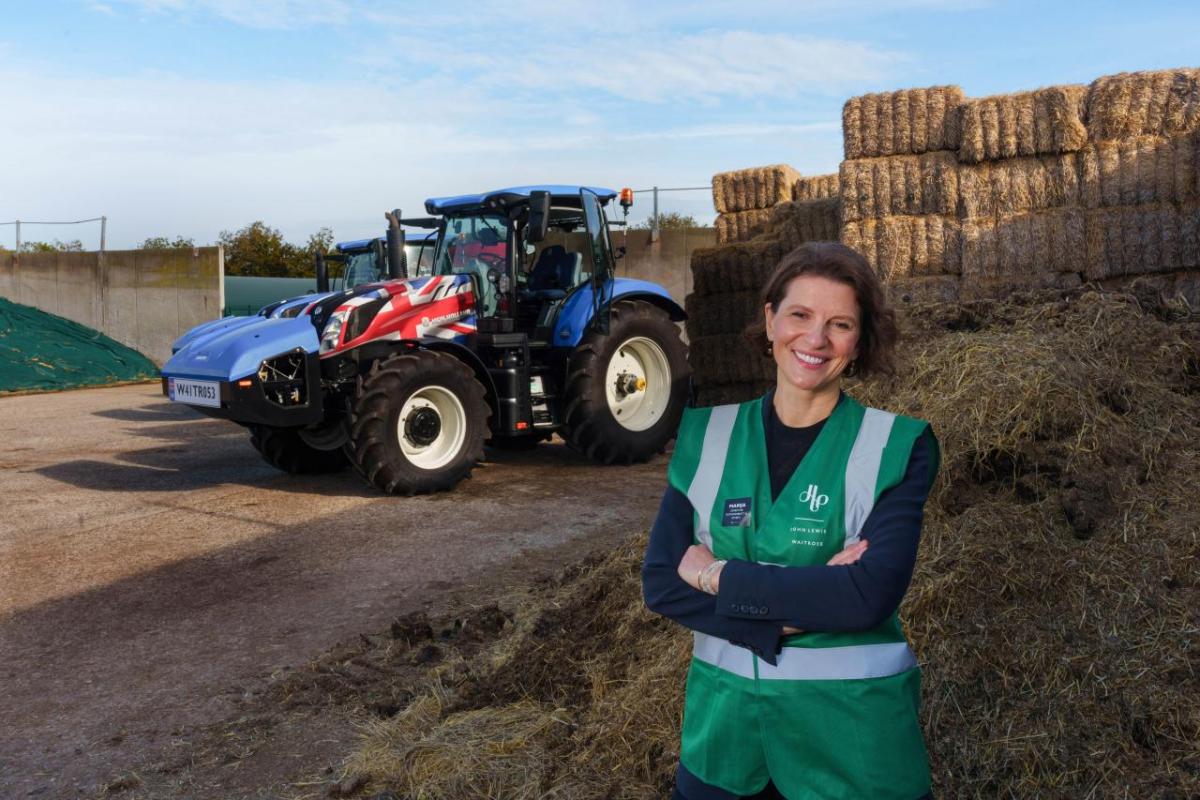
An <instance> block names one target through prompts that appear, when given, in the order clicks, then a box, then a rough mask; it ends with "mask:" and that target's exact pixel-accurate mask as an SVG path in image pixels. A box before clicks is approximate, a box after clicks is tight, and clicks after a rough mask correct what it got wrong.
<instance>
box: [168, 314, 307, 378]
mask: <svg viewBox="0 0 1200 800" xmlns="http://www.w3.org/2000/svg"><path fill="white" fill-rule="evenodd" d="M241 319H246V320H250V322H247V323H244V324H240V325H234V326H230V327H227V328H223V329H219V330H215V331H213V332H211V333H208V334H207V335H200V336H196V337H194V338H192V339H191V340H189V341H188V342H186V343H185V344H184V346H183V347H182V348H180V350H179V352H177V353H175V354H174V355H173V356H171V358H170V359H169V360H168V361H167V363H166V364H165V365H163V369H162V374H163V377H165V378H195V379H198V380H219V381H236V380H238V379H240V378H245V377H247V376H249V375H252V374H254V373H256V372H258V367H259V365H260V364H261V363H262V362H263V360H264V359H267V358H271V357H272V356H277V355H280V354H282V353H288V352H291V351H293V350H297V349H299V350H303V351H304V352H305V353H316V352H317V345H318V341H317V329H316V328H315V327H313V323H312V319H311V318H309V317H307V316H299V317H291V318H283V319H268V318H264V317H242V318H241Z"/></svg>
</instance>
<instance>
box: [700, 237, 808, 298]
mask: <svg viewBox="0 0 1200 800" xmlns="http://www.w3.org/2000/svg"><path fill="white" fill-rule="evenodd" d="M785 252H786V251H785V250H784V248H783V244H782V242H780V240H779V239H778V237H774V236H770V235H765V236H758V237H755V238H754V239H751V240H749V241H747V242H736V243H734V244H727V245H721V246H719V247H710V248H701V249H699V250H696V251H694V252H693V253H692V291H693V292H694V293H695V294H697V295H709V294H723V293H725V292H736V291H739V290H755V291H757V290H758V289H760V288H762V286H763V284H765V283H766V282H767V278H769V277H770V276H771V273H772V272H773V271H774V270H775V266H776V265H777V264H778V263H779V259H781V258H783V255H784V253H785Z"/></svg>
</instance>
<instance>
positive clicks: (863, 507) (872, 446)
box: [705, 408, 896, 547]
mask: <svg viewBox="0 0 1200 800" xmlns="http://www.w3.org/2000/svg"><path fill="white" fill-rule="evenodd" d="M895 422H896V415H895V414H889V413H888V412H887V411H880V410H879V409H877V408H868V409H866V413H865V414H864V415H863V420H862V426H861V427H859V429H858V436H856V437H854V447H853V448H852V449H851V450H850V460H849V461H847V462H846V546H847V547H849V546H850V545H852V544H854V543H855V542H857V541H858V537H859V534H860V533H862V528H863V525H864V524H866V521H867V516H868V515H870V513H871V509H872V508H874V507H875V483H876V481H878V480H879V465H880V463H881V462H882V461H883V448H884V446H885V445H887V442H888V437H889V436H891V435H892V425H893V424H894V423H895ZM705 444H707V442H705Z"/></svg>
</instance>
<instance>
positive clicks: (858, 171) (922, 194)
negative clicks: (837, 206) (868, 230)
mask: <svg viewBox="0 0 1200 800" xmlns="http://www.w3.org/2000/svg"><path fill="white" fill-rule="evenodd" d="M958 169H959V167H958V163H957V160H956V159H955V156H954V153H952V152H950V151H948V150H940V151H936V152H931V153H923V154H921V155H904V156H884V157H881V158H866V159H847V160H846V161H843V162H842V166H841V171H840V173H839V174H840V185H841V199H842V221H843V222H857V221H859V220H864V219H873V218H875V219H877V218H881V217H890V216H896V215H917V214H921V215H924V214H954V213H955V212H956V210H957V207H958V191H959V188H958Z"/></svg>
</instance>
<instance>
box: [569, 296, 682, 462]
mask: <svg viewBox="0 0 1200 800" xmlns="http://www.w3.org/2000/svg"><path fill="white" fill-rule="evenodd" d="M689 374H690V373H689V367H688V362H687V347H686V346H685V345H684V344H683V340H682V339H681V338H680V336H679V328H678V327H676V325H675V323H673V322H671V319H670V317H668V316H667V313H666V312H665V311H663V310H662V309H660V308H657V307H655V306H652V305H650V304H649V303H643V302H639V301H622V302H617V303H615V304H613V307H612V318H611V320H610V325H609V333H608V334H607V335H604V334H600V333H596V332H592V333H590V334H588V336H586V337H585V338H584V340H583V341H582V342H581V343H580V344H579V347H577V348H576V349H575V352H574V353H573V354H572V355H571V362H570V367H569V370H568V375H567V388H566V405H565V407H564V409H565V410H564V412H563V431H562V436H563V438H564V439H566V440H567V444H569V445H571V447H573V448H575V449H576V450H578V451H579V452H581V453H583V454H584V455H586V456H587V457H588V458H590V459H592V460H593V461H599V462H600V463H602V464H612V463H621V464H629V463H632V462H635V461H645V460H646V459H648V458H650V457H651V456H652V455H654V454H655V453H661V452H662V451H663V449H664V448H666V446H667V442H669V441H671V439H672V438H674V436H675V431H676V429H677V428H678V427H679V417H680V415H681V414H682V413H683V407H684V405H685V404H686V403H687V396H688V375H689Z"/></svg>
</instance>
